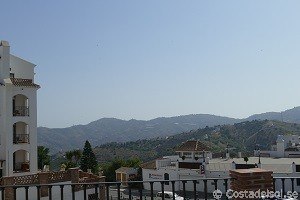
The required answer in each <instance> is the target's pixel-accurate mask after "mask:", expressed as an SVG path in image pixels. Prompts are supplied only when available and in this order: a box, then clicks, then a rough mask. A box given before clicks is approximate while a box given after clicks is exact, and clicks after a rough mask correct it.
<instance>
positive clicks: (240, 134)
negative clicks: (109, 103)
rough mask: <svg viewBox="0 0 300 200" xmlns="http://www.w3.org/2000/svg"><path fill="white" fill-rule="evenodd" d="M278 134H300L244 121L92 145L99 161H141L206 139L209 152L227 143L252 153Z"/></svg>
mask: <svg viewBox="0 0 300 200" xmlns="http://www.w3.org/2000/svg"><path fill="white" fill-rule="evenodd" d="M279 134H283V135H286V134H296V135H300V125H299V124H295V123H285V122H278V121H269V120H263V121H257V120H254V121H251V122H249V121H246V122H241V123H236V124H234V125H223V126H214V127H206V128H203V129H198V130H195V131H189V132H184V133H181V134H176V135H173V136H170V137H166V138H155V139H145V140H138V141H135V142H126V143H108V144H104V145H101V146H99V147H97V148H95V153H96V156H97V159H98V160H99V161H100V162H106V161H110V160H113V159H115V158H122V159H128V158H131V157H139V158H140V159H141V160H143V161H149V160H152V159H155V158H159V157H162V156H165V155H172V154H174V148H175V147H176V146H178V145H180V144H181V143H182V142H185V141H187V140H191V139H196V140H197V139H199V140H201V141H204V142H206V143H207V144H208V145H209V146H210V147H211V149H212V151H213V152H220V153H225V148H226V146H227V144H228V145H229V147H230V148H231V153H232V154H237V152H238V151H241V152H243V153H246V154H249V155H252V154H253V150H254V149H255V148H256V147H259V148H260V149H261V150H264V149H269V148H270V145H271V144H273V143H274V142H275V141H276V138H277V135H279Z"/></svg>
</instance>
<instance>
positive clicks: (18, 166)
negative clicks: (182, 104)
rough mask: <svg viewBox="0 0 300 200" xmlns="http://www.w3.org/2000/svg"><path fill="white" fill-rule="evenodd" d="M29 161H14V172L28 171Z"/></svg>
mask: <svg viewBox="0 0 300 200" xmlns="http://www.w3.org/2000/svg"><path fill="white" fill-rule="evenodd" d="M29 166H30V165H29V162H16V163H14V172H15V173H18V172H20V173H21V172H28V171H29Z"/></svg>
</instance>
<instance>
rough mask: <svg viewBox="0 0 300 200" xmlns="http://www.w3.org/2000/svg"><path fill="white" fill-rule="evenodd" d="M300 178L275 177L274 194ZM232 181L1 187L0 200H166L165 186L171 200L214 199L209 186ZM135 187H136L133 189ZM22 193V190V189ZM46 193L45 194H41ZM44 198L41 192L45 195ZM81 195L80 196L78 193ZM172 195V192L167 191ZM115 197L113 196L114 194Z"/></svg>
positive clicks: (219, 179) (226, 184) (208, 179)
mask: <svg viewBox="0 0 300 200" xmlns="http://www.w3.org/2000/svg"><path fill="white" fill-rule="evenodd" d="M297 178H298V177H288V178H287V177H275V178H273V180H274V185H273V188H274V191H275V188H276V187H275V183H276V180H280V181H281V184H282V191H283V194H285V184H286V183H287V181H291V183H292V191H294V186H293V185H294V181H295V180H296V179H297ZM230 179H231V178H205V179H196V180H169V181H130V182H126V183H127V184H128V187H127V188H126V191H127V192H124V189H123V188H122V182H95V183H64V184H40V185H8V186H1V185H0V200H4V199H5V192H6V191H7V192H9V193H12V194H13V195H14V196H13V198H12V199H16V200H18V199H21V198H20V197H22V199H26V200H28V199H37V200H40V199H41V198H43V199H45V198H46V199H49V200H52V199H55V200H56V199H61V200H63V199H72V200H75V199H78V200H80V199H83V200H100V199H101V200H102V199H105V200H112V199H118V200H121V199H130V200H132V199H133V200H144V199H145V200H155V199H160V200H165V199H166V197H165V195H164V194H166V193H165V192H166V190H165V187H166V184H167V183H169V185H171V188H172V189H171V191H170V192H171V193H172V194H173V195H172V196H171V197H170V198H171V199H173V200H176V199H177V198H176V197H175V195H174V194H175V192H176V193H177V192H178V194H179V195H180V196H182V197H183V199H214V198H213V195H212V194H211V193H209V191H208V185H209V184H210V183H213V187H214V190H217V189H218V187H219V186H223V187H224V189H225V191H227V190H228V189H229V182H230ZM178 182H179V183H180V184H181V186H182V187H181V190H180V191H175V184H176V183H178ZM200 182H202V183H203V188H201V189H200V190H199V189H197V184H199V183H200ZM124 183H125V182H124ZM188 183H190V184H192V186H193V189H192V190H191V191H188V190H187V187H186V186H187V184H188ZM145 184H149V186H150V190H147V191H146V190H144V189H142V187H136V185H138V186H139V185H140V186H141V185H145ZM154 184H159V185H160V189H159V192H160V193H162V194H163V195H160V197H159V198H157V196H156V195H157V191H155V190H154ZM134 185H135V187H134ZM32 188H34V189H35V192H34V193H33V192H32V191H33V190H32ZM21 189H22V190H23V191H20V190H21ZM42 190H43V191H42ZM45 191H46V194H47V195H46V196H45V195H44V196H43V197H42V195H41V194H42V193H43V192H44V194H45ZM79 192H80V193H79ZM168 193H169V192H168ZM112 194H114V195H112ZM222 199H227V197H226V196H225V195H223V196H222Z"/></svg>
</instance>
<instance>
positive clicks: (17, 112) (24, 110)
mask: <svg viewBox="0 0 300 200" xmlns="http://www.w3.org/2000/svg"><path fill="white" fill-rule="evenodd" d="M13 116H29V107H28V106H15V107H14V109H13Z"/></svg>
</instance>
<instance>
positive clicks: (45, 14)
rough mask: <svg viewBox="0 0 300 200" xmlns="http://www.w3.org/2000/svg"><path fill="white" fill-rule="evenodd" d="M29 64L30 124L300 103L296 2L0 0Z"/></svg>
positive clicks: (248, 110) (0, 31) (7, 28)
mask: <svg viewBox="0 0 300 200" xmlns="http://www.w3.org/2000/svg"><path fill="white" fill-rule="evenodd" d="M0 6H1V9H0V18H1V28H0V39H4V40H8V41H9V42H10V45H11V52H12V53H13V54H15V55H17V56H20V57H22V58H24V59H27V60H29V61H31V62H33V63H35V64H37V67H36V82H37V83H38V84H40V85H41V89H40V90H39V91H38V125H39V126H48V127H66V126H70V125H73V124H86V123H88V122H90V121H93V120H96V119H99V118H102V117H117V118H121V119H131V118H135V119H151V118H155V117H160V116H174V115H183V114H191V113H209V114H217V115H223V116H230V117H239V118H242V117H247V116H248V115H251V114H254V113H261V112H266V111H281V110H285V109H288V108H292V107H294V106H299V105H300V102H299V101H300V90H299V87H300V56H299V55H300V24H299V19H300V12H299V10H300V1H296V0H295V1H292V0H289V1H284V0H281V1H274V0H272V1H271V0H270V1H261V0H257V1H254V0H251V1H250V0H249V1H240V0H236V1H228V0H226V1H214V0H207V1H200V0H195V1H193V0H189V1H182V0H181V1H176V0H151V1H142V0H135V1H131V0H119V1H114V0H107V1H99V0H97V1H96V0H95V1H74V0H72V1H71V0H70V1H67V0H64V1H61V0H57V1H55V0H51V1H37V0H36V1H32V0H26V1H14V0H11V1H2V2H1V5H0Z"/></svg>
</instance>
